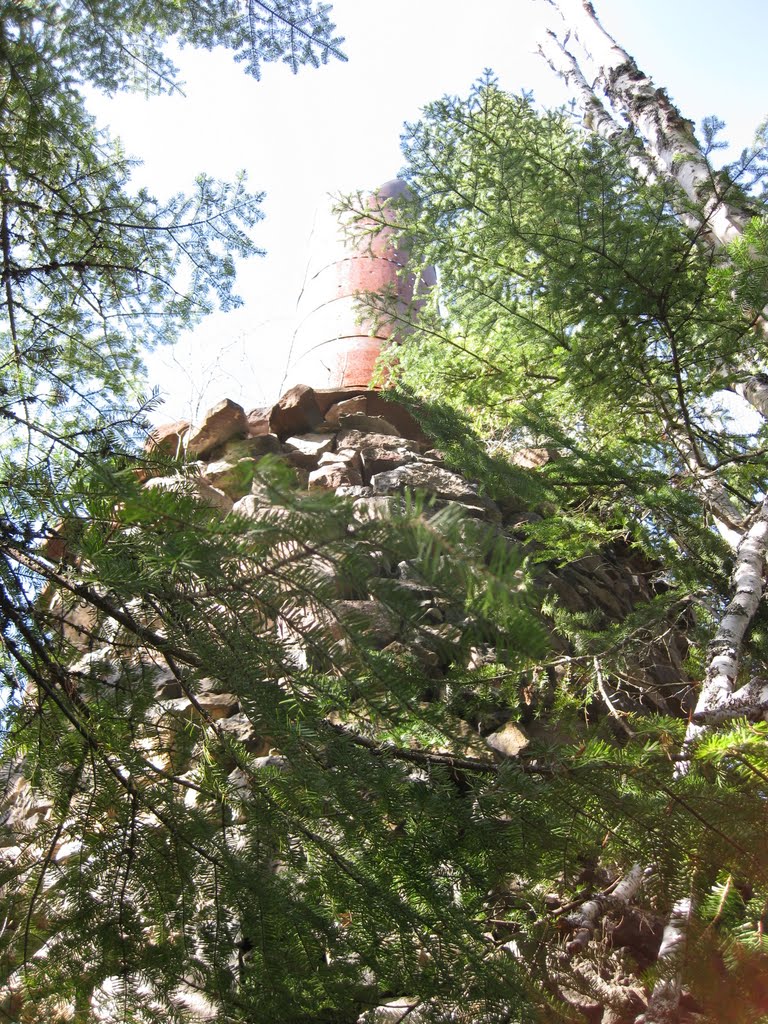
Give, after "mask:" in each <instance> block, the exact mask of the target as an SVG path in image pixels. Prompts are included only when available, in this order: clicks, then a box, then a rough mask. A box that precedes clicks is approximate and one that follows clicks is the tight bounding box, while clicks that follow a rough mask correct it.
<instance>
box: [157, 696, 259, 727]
mask: <svg viewBox="0 0 768 1024" xmlns="http://www.w3.org/2000/svg"><path fill="white" fill-rule="evenodd" d="M195 700H196V701H197V703H198V704H199V705H200V708H201V709H202V711H203V713H204V715H205V716H206V717H209V718H212V719H213V720H214V721H218V720H219V719H221V718H230V717H231V716H232V715H235V714H237V712H238V711H239V710H240V705H239V704H238V701H237V697H236V696H235V695H234V694H233V693H199V694H197V696H196V697H195ZM162 708H163V711H165V712H167V713H169V714H173V715H181V716H182V717H184V718H189V719H199V718H200V712H199V711H198V710H197V708H196V707H195V706H194V704H193V703H192V701H191V700H190V699H189V698H188V697H177V698H175V699H173V700H166V701H163V704H162Z"/></svg>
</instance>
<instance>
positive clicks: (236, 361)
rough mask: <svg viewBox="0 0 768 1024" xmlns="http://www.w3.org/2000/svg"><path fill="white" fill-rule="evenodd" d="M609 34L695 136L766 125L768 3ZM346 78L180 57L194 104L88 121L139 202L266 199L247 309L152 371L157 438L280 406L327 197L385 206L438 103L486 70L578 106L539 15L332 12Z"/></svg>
mask: <svg viewBox="0 0 768 1024" xmlns="http://www.w3.org/2000/svg"><path fill="white" fill-rule="evenodd" d="M596 8H597V10H598V14H599V15H600V16H601V18H602V20H603V22H604V24H605V25H606V27H607V28H608V29H609V31H611V32H612V34H613V35H614V36H616V37H617V39H618V40H619V42H620V43H621V44H622V45H623V46H624V47H625V48H626V49H628V50H629V51H630V52H631V53H633V55H634V56H635V57H636V58H637V60H638V62H639V64H640V66H641V67H642V68H643V69H644V70H645V71H646V72H648V73H649V74H651V75H652V76H653V77H654V79H655V80H656V81H657V82H658V84H660V85H664V86H666V87H667V89H668V90H669V92H670V93H671V95H672V97H673V99H674V100H675V101H676V102H677V104H678V105H679V106H680V108H681V109H682V111H683V113H684V114H685V115H686V116H688V117H690V118H691V119H692V120H694V121H696V122H697V123H698V122H699V121H700V120H701V118H702V117H705V116H707V115H710V114H716V115H717V116H718V117H720V118H721V119H723V120H724V121H726V123H727V126H728V127H727V132H726V138H728V139H729V140H730V142H731V143H732V144H733V146H734V148H735V149H736V151H738V150H740V149H741V148H742V147H743V146H745V145H747V144H748V143H749V142H750V141H751V138H752V135H753V133H754V130H755V127H756V126H757V125H758V124H759V123H760V122H761V121H763V120H765V118H766V117H767V116H768V75H766V71H765V62H764V60H763V59H762V58H761V55H760V48H761V47H762V45H763V43H762V41H764V40H765V39H768V2H766V0H730V3H728V4H724V3H723V2H722V0H642V2H640V0H596ZM333 12H334V17H335V21H336V23H337V26H338V30H339V32H340V33H341V34H342V35H344V36H345V38H346V42H345V44H344V50H345V52H346V54H347V56H348V58H349V60H348V62H347V63H344V64H342V63H338V62H333V63H330V64H328V65H327V66H325V67H322V68H320V69H319V70H313V69H311V68H306V69H303V70H302V71H301V72H300V73H299V74H298V75H297V76H295V77H294V76H292V75H291V73H290V71H289V70H288V68H287V67H285V66H281V65H269V66H266V67H265V68H264V73H263V77H262V80H261V81H260V82H256V81H254V80H252V79H250V78H247V77H246V76H245V75H244V73H243V71H242V67H241V66H240V65H236V64H234V62H233V60H232V57H231V54H228V53H226V52H223V51H222V52H214V53H197V52H194V51H190V50H185V51H183V52H182V53H181V54H179V55H178V59H177V63H178V64H179V66H180V68H181V71H182V79H183V81H184V83H185V84H184V95H183V96H179V95H175V96H163V97H157V98H153V99H150V100H146V99H144V98H143V97H142V96H138V95H126V94H122V95H119V96H118V97H116V98H114V99H111V100H107V99H100V98H97V99H95V100H94V101H93V102H92V108H93V110H94V113H96V115H97V117H98V119H99V121H100V122H101V123H102V124H106V123H108V124H110V126H111V127H112V130H113V132H114V133H115V134H117V135H119V136H120V137H121V138H122V140H123V143H124V145H125V147H126V149H127V151H128V152H129V154H131V155H132V156H135V157H138V158H140V159H141V160H143V166H142V167H141V168H139V169H138V170H137V172H136V175H135V180H136V182H137V184H142V185H147V186H149V187H150V188H151V189H152V190H153V191H154V192H155V193H156V194H157V195H158V197H160V198H162V197H163V196H167V195H170V194H173V193H176V192H178V191H181V190H184V189H185V188H188V187H189V186H190V184H191V182H192V181H193V179H194V177H195V175H196V174H198V173H199V172H201V171H205V172H207V173H209V174H212V175H213V176H215V177H221V178H231V177H233V176H234V175H235V174H236V173H237V172H238V171H239V170H240V169H243V168H244V169H246V170H247V172H248V177H249V184H250V187H251V188H252V189H254V190H263V191H265V192H266V193H267V197H266V200H265V202H264V204H263V212H264V214H265V219H264V220H263V221H262V222H261V223H260V224H259V225H258V226H257V228H256V233H255V241H256V244H257V245H259V246H260V247H261V248H263V249H265V250H266V251H267V255H266V256H265V257H262V258H258V257H256V258H254V259H253V260H250V261H247V262H246V263H243V264H242V265H241V267H240V270H239V287H238V291H239V294H240V295H241V296H242V298H243V299H244V304H243V306H242V307H241V308H240V309H238V310H236V311H234V312H232V313H228V314H213V315H212V316H210V317H209V318H207V320H206V321H205V322H204V323H203V324H202V325H201V326H199V327H198V328H196V329H195V330H194V331H193V332H190V333H188V334H185V335H184V336H183V337H182V338H181V340H180V341H179V342H177V344H176V345H174V346H173V347H167V348H164V349H162V350H160V351H158V352H156V353H154V354H152V355H151V356H150V357H149V358H148V360H147V362H148V368H149V378H150V382H151V383H152V384H155V385H157V386H159V387H160V389H161V391H162V393H163V395H164V398H165V402H164V405H163V406H162V407H161V409H160V410H159V412H158V413H157V415H156V417H155V418H156V419H157V420H161V421H162V420H170V419H176V418H181V417H187V418H195V417H196V416H199V415H200V413H201V412H203V411H204V410H205V408H207V407H208V406H210V405H211V404H213V403H214V402H216V401H218V400H219V399H221V398H224V397H229V398H232V399H234V400H235V401H237V402H240V403H241V404H242V405H244V406H245V408H246V409H249V408H252V407H253V406H259V405H264V404H266V403H268V402H271V401H272V400H273V399H274V398H275V397H276V396H277V394H278V393H279V389H280V385H281V382H282V379H283V374H284V372H285V369H286V360H287V356H288V350H289V346H290V339H291V335H292V332H293V330H294V327H295V313H296V300H297V298H298V294H299V291H300V289H301V284H302V280H303V277H304V271H305V268H306V263H307V245H308V239H309V234H310V230H311V226H312V220H313V216H314V212H315V210H316V209H317V208H318V206H319V205H320V204H322V203H323V202H324V201H325V200H324V196H325V195H327V193H329V192H330V193H338V192H343V191H351V190H356V189H359V188H362V189H368V188H374V187H375V186H376V185H377V184H378V183H380V182H382V181H386V180H387V179H389V178H392V177H394V176H395V174H396V173H397V171H398V169H399V168H400V166H401V164H402V159H401V156H400V151H399V136H400V133H401V130H402V125H403V122H404V121H413V120H416V119H417V118H418V116H419V110H420V108H421V107H423V106H424V105H425V104H426V103H428V102H429V101H430V100H433V99H436V98H438V97H439V96H441V95H443V94H445V93H450V94H458V95H465V94H466V93H467V91H468V90H469V87H470V86H471V84H472V82H473V80H474V79H476V78H477V77H478V76H479V75H480V74H481V73H482V71H483V69H484V68H492V69H493V71H494V72H495V73H496V75H497V76H498V78H499V81H500V83H501V84H502V86H504V87H505V88H508V89H510V90H511V91H515V92H519V91H521V90H523V89H526V90H531V91H533V94H534V97H535V99H536V100H537V102H538V103H539V104H541V105H542V106H551V105H557V104H559V103H561V102H563V101H564V100H566V99H567V93H566V92H565V91H564V87H563V86H562V84H561V83H560V82H559V81H558V80H557V79H556V78H555V76H554V75H553V74H552V72H551V71H550V70H549V69H548V68H547V67H546V65H545V64H544V62H543V61H542V59H541V58H540V57H538V56H537V55H536V52H535V51H536V40H537V38H538V36H539V35H540V33H541V28H542V23H543V20H544V17H545V16H547V12H548V8H547V5H546V4H545V3H544V2H543V0H473V2H472V3H471V4H470V3H469V2H467V0H462V2H459V0H387V2H386V3H384V2H381V0H335V2H334V3H333Z"/></svg>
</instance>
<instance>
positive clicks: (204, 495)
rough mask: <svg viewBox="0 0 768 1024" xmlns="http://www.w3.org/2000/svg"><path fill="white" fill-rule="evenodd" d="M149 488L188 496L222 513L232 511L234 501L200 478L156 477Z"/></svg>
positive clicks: (150, 482)
mask: <svg viewBox="0 0 768 1024" xmlns="http://www.w3.org/2000/svg"><path fill="white" fill-rule="evenodd" d="M144 486H145V487H147V488H156V489H157V490H161V491H175V492H176V493H177V494H186V495H188V496H189V497H191V498H197V499H198V500H199V501H201V502H202V503H203V504H204V505H210V507H211V508H216V509H219V511H221V512H225V513H226V512H231V511H232V499H231V498H228V497H227V495H226V494H224V492H223V491H220V490H218V488H216V487H214V486H213V485H212V484H209V483H208V481H207V480H203V478H202V477H200V476H181V475H180V474H177V475H176V476H156V477H153V478H152V479H151V480H147V482H146V483H145V484H144Z"/></svg>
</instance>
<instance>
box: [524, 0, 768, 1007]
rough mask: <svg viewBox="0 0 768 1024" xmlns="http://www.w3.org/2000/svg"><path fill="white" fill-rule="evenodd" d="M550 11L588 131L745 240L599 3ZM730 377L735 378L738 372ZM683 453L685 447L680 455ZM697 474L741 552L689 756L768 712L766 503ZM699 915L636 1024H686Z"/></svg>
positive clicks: (551, 49) (731, 237)
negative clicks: (684, 997)
mask: <svg viewBox="0 0 768 1024" xmlns="http://www.w3.org/2000/svg"><path fill="white" fill-rule="evenodd" d="M546 2H547V3H548V4H549V5H550V6H551V7H552V8H553V9H554V10H555V11H557V12H558V13H559V15H560V16H561V18H562V25H561V32H560V33H558V32H550V33H549V35H548V38H547V40H546V43H545V45H544V47H542V48H541V51H540V52H541V53H542V55H543V56H544V57H545V59H546V60H547V61H548V63H549V64H550V67H552V68H553V69H554V70H556V71H557V72H558V73H559V74H560V75H561V76H562V77H563V78H565V79H566V80H567V81H569V82H570V83H571V84H572V85H574V86H575V88H576V91H577V93H578V95H579V98H580V100H581V103H582V106H583V109H584V114H585V118H584V120H585V125H587V127H591V128H592V129H593V130H595V131H597V132H598V133H599V134H601V135H603V136H604V137H607V138H613V137H615V136H616V135H617V131H616V126H617V125H618V124H619V123H620V122H621V120H622V119H625V120H626V122H628V124H629V125H630V126H631V127H632V128H634V129H635V131H636V133H637V136H638V137H639V138H640V139H641V140H642V142H643V146H644V149H645V157H644V160H645V166H646V170H645V176H646V177H651V175H652V174H653V173H654V172H655V173H657V174H664V175H666V176H667V177H669V178H670V179H671V180H672V181H674V182H675V183H676V184H677V185H678V187H679V189H680V193H681V196H682V197H685V199H686V200H687V201H688V203H690V209H688V208H686V203H685V202H683V203H682V204H681V205H682V206H683V209H682V210H681V211H680V215H681V219H682V220H683V221H684V223H685V224H686V225H687V226H688V227H689V228H692V229H693V230H695V231H696V232H697V234H698V236H699V238H700V239H701V240H702V241H703V242H705V243H706V244H709V245H711V246H713V247H715V248H722V247H725V246H727V245H728V244H729V243H731V242H734V241H736V240H738V239H739V238H741V237H742V235H743V233H744V229H745V227H746V225H747V223H748V221H749V220H750V217H751V215H752V214H751V211H750V210H749V209H748V207H747V205H746V204H745V202H744V200H743V196H742V193H741V192H740V191H739V190H738V188H737V187H736V186H734V184H733V183H732V182H731V181H730V180H729V178H728V177H727V176H726V175H722V174H718V173H716V172H715V171H713V169H712V167H711V166H710V164H709V161H708V160H707V158H706V156H705V154H704V153H703V152H702V150H701V148H700V146H699V144H698V142H697V140H696V136H695V134H694V125H693V124H692V122H691V121H689V120H687V119H686V118H685V117H683V116H682V115H681V113H680V111H679V110H678V109H677V107H676V106H675V105H674V104H673V103H672V101H671V100H670V98H669V96H668V94H667V92H666V91H665V90H664V89H661V88H658V87H657V86H656V84H655V83H654V82H653V80H652V79H651V78H650V76H648V75H646V74H645V73H644V72H643V71H641V70H640V68H639V67H638V65H637V62H636V61H635V60H634V58H633V57H632V56H631V55H630V54H629V53H628V52H627V51H626V50H625V49H623V47H621V46H620V45H619V44H618V43H617V42H616V40H615V39H614V38H613V37H612V36H611V35H610V34H609V33H608V32H607V31H606V30H605V28H604V27H603V25H602V24H601V23H600V21H599V19H598V17H597V14H596V12H595V8H594V6H593V4H592V2H591V0H546ZM569 43H570V44H571V48H570V49H569V48H568V45H569ZM573 43H576V44H578V46H579V47H580V55H583V63H580V59H579V58H577V57H576V56H575V55H574V53H573ZM640 160H641V161H642V160H643V158H640ZM641 173H642V165H641ZM756 325H757V326H758V328H759V329H760V330H762V331H763V332H766V331H767V330H768V310H763V315H762V317H761V318H758V319H757V320H756ZM724 369H726V370H730V372H733V371H734V370H737V371H738V370H739V369H740V368H738V367H724ZM729 390H732V391H733V392H735V393H736V394H738V395H740V396H741V397H742V398H743V399H744V400H745V401H746V402H747V403H748V404H749V405H751V406H752V408H754V409H755V410H756V411H757V412H759V413H760V415H761V416H763V417H765V418H768V376H766V375H765V374H763V373H760V372H756V367H755V366H754V364H752V365H751V366H750V362H749V360H747V361H746V365H745V366H744V368H743V374H742V381H741V382H740V383H737V384H733V385H729ZM685 453H686V450H685V446H683V452H682V453H681V454H683V455H685ZM686 461H688V460H686ZM693 462H694V463H695V462H696V460H695V459H694V460H693ZM689 465H690V468H691V470H692V471H693V472H694V473H695V474H696V475H697V476H699V478H700V483H701V484H702V485H703V486H704V487H705V489H708V491H709V493H708V494H706V495H705V503H706V504H707V505H708V506H709V507H710V508H712V510H713V512H714V514H715V516H716V517H717V518H718V519H719V520H720V522H718V528H719V529H720V532H721V533H722V534H723V536H724V537H725V538H726V540H727V541H728V542H729V544H730V545H731V546H732V547H733V548H734V549H735V551H736V567H735V570H734V575H733V582H734V589H733V592H732V597H731V601H730V603H729V605H728V608H727V609H726V612H725V614H724V615H723V617H722V620H721V621H720V624H719V626H718V629H717V631H716V633H715V635H714V637H713V638H712V641H711V643H710V646H709V658H708V667H707V673H706V678H705V680H704V683H703V685H702V689H701V693H700V695H699V700H698V703H697V706H696V710H695V712H694V715H693V716H692V721H691V723H690V724H689V727H688V730H687V734H686V740H685V745H686V747H688V746H689V745H690V744H691V743H692V742H693V741H694V740H695V739H696V738H697V737H698V736H699V735H701V733H702V732H703V731H704V730H705V729H707V728H711V727H713V726H714V725H716V724H718V723H719V722H722V721H725V720H727V719H728V718H730V717H733V716H736V715H740V714H744V712H745V708H746V709H747V710H749V709H752V710H754V711H756V712H757V713H759V714H763V713H764V710H763V709H764V705H766V703H768V682H766V680H763V679H760V680H753V681H751V682H750V683H749V684H747V686H745V687H742V689H741V690H739V691H738V692H736V693H735V694H734V688H735V686H736V681H737V678H738V671H739V661H740V657H741V651H742V647H743V643H744V639H745V636H746V634H747V631H748V629H749V626H750V624H751V622H752V620H753V618H754V616H755V614H756V612H757V609H758V606H759V602H760V600H761V597H762V593H763V587H764V583H765V556H766V549H767V548H768V498H767V499H765V500H764V501H763V504H762V506H761V507H760V510H759V512H758V513H757V514H756V516H755V517H754V518H753V520H752V522H751V525H749V527H748V528H747V529H746V532H744V529H745V527H744V526H742V524H741V523H739V522H738V521H737V520H736V519H735V517H734V516H733V514H732V513H733V511H734V509H733V505H732V502H731V501H730V499H729V498H728V495H727V493H725V492H724V490H723V488H722V485H721V484H720V482H719V481H718V480H717V479H716V478H715V477H712V476H710V475H708V474H704V475H703V477H702V476H701V475H700V473H698V471H699V470H700V469H701V467H700V466H698V465H691V464H690V463H689ZM686 771H687V763H686V762H685V761H683V762H681V766H680V768H679V770H678V776H682V775H684V774H685V772H686ZM633 870H634V869H633ZM584 909H585V912H586V911H587V910H589V909H591V907H590V905H589V904H587V905H586V907H585V908H584ZM693 909H694V908H693V903H692V900H691V899H690V898H686V899H680V900H678V901H677V902H676V903H675V905H674V907H673V908H672V911H671V913H670V916H669V919H668V921H667V925H666V928H665V931H664V937H663V940H662V944H661V947H660V949H659V952H658V959H657V964H658V967H659V969H660V971H661V976H660V978H659V980H658V981H657V983H656V984H655V986H654V989H653V992H652V993H651V996H650V999H649V1001H648V1006H647V1009H646V1012H645V1014H644V1015H642V1016H641V1017H639V1018H638V1021H637V1024H674V1022H675V1021H676V1020H677V1019H678V1014H679V1009H678V1008H679V1002H680V995H681V990H682V977H683V975H682V960H683V958H684V953H685V947H686V943H687V934H688V927H689V919H690V916H691V914H692V912H693ZM589 924H591V921H589V922H588V921H585V922H584V928H583V932H584V934H585V935H586V934H589Z"/></svg>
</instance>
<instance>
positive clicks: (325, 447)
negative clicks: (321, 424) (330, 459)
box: [284, 434, 334, 468]
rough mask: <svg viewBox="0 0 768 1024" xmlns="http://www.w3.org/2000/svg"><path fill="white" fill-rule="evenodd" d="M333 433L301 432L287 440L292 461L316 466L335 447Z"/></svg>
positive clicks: (286, 445) (302, 464) (300, 464)
mask: <svg viewBox="0 0 768 1024" xmlns="http://www.w3.org/2000/svg"><path fill="white" fill-rule="evenodd" d="M333 440H334V438H333V434H300V435H298V436H294V437H289V438H287V439H286V440H285V442H284V444H285V447H286V448H287V449H288V453H289V456H290V461H291V462H292V463H293V464H294V465H297V466H305V467H307V468H310V467H315V466H316V465H317V462H318V459H320V457H321V456H322V455H324V454H325V453H326V452H330V451H331V449H332V448H333Z"/></svg>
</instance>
